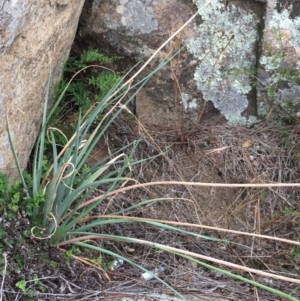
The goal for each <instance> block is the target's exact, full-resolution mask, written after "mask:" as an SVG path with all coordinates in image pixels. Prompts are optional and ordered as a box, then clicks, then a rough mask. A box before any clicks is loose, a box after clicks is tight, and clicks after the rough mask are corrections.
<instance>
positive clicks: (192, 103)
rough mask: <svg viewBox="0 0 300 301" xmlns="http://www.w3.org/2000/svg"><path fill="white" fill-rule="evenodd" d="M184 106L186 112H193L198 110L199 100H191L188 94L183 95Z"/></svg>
mask: <svg viewBox="0 0 300 301" xmlns="http://www.w3.org/2000/svg"><path fill="white" fill-rule="evenodd" d="M181 99H182V104H183V107H184V109H185V111H188V110H193V109H196V108H197V106H198V105H197V100H196V99H195V98H193V99H191V96H190V95H189V94H186V93H181Z"/></svg>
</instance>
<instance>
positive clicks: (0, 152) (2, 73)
mask: <svg viewBox="0 0 300 301" xmlns="http://www.w3.org/2000/svg"><path fill="white" fill-rule="evenodd" d="M83 2H84V0H76V1H73V0H47V1H39V0H33V1H23V0H14V1H10V0H4V1H2V3H1V4H0V145H1V148H0V171H1V172H5V173H7V174H11V175H15V174H16V170H15V164H14V160H13V157H12V153H11V150H10V146H9V141H8V135H7V131H6V121H5V119H6V116H7V117H8V120H9V124H10V128H11V132H12V136H13V139H14V144H15V148H16V151H17V155H18V157H19V159H20V164H21V167H22V168H24V167H26V164H27V160H28V157H29V154H30V152H31V149H32V147H33V144H34V141H35V139H36V135H37V133H38V130H39V126H40V121H41V113H42V108H43V102H44V96H45V90H46V84H47V81H48V77H49V73H50V67H51V70H52V80H53V81H56V80H58V78H59V76H60V73H61V67H62V63H63V62H64V61H65V60H66V59H67V58H68V55H69V51H70V48H71V45H72V42H73V39H74V35H75V32H76V29H77V24H78V19H79V16H80V13H81V9H82V5H83Z"/></svg>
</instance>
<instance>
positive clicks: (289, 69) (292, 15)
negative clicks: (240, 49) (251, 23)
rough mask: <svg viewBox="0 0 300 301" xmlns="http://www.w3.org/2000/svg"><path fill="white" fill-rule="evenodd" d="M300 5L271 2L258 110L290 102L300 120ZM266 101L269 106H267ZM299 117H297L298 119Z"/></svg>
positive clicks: (289, 1) (289, 0)
mask: <svg viewBox="0 0 300 301" xmlns="http://www.w3.org/2000/svg"><path fill="white" fill-rule="evenodd" d="M299 33H300V2H299V1H296V0H277V1H275V0H268V1H267V7H266V16H265V29H264V33H263V40H262V53H261V57H260V60H259V66H258V79H259V81H258V94H257V96H258V97H257V102H258V110H259V113H260V114H261V115H264V114H266V113H267V112H268V110H269V109H270V105H272V103H274V102H277V103H281V104H282V105H284V102H289V106H292V109H293V111H294V112H297V111H298V113H297V115H299V116H300V106H299V100H300V34H299ZM266 99H268V100H269V102H266ZM299 116H298V117H299Z"/></svg>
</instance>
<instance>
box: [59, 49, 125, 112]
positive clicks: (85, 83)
mask: <svg viewBox="0 0 300 301" xmlns="http://www.w3.org/2000/svg"><path fill="white" fill-rule="evenodd" d="M120 59H122V57H120V56H112V57H107V56H105V55H103V54H101V53H99V52H98V50H97V49H94V50H87V51H84V52H83V53H82V54H81V56H80V58H78V59H76V58H70V59H69V60H68V61H67V63H66V65H65V68H64V71H63V76H62V79H61V81H60V83H59V84H58V85H56V86H55V94H56V98H57V99H58V98H59V97H60V96H61V95H62V94H63V95H64V97H63V100H62V102H61V103H62V104H64V103H65V102H66V100H70V101H71V103H72V104H73V105H74V106H75V107H76V109H78V108H79V109H82V110H83V113H85V111H86V110H88V109H89V108H90V106H91V105H92V104H93V103H94V102H98V101H101V99H102V98H103V97H104V96H105V95H106V94H107V93H108V91H109V90H110V89H111V88H112V87H113V86H114V85H115V84H116V83H117V82H118V81H120V79H121V76H120V75H118V74H115V73H113V72H112V71H108V70H107V69H106V68H104V66H107V65H108V64H112V63H114V62H115V61H117V60H120ZM91 64H93V65H94V67H95V68H93V69H90V70H88V69H86V68H87V67H88V66H89V65H91ZM99 64H100V65H99ZM97 66H98V67H100V68H96V67H97ZM81 69H83V70H82V71H83V73H84V74H82V76H80V75H79V78H75V79H74V80H73V81H72V82H71V83H69V84H68V80H67V78H68V77H70V76H72V75H73V74H74V73H76V72H78V71H79V70H81ZM83 75H84V76H83ZM67 85H68V89H67V91H66V92H65V93H63V91H64V89H65V87H66V86H67Z"/></svg>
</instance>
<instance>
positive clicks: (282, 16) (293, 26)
mask: <svg viewBox="0 0 300 301" xmlns="http://www.w3.org/2000/svg"><path fill="white" fill-rule="evenodd" d="M268 26H269V28H271V29H274V30H280V31H282V30H285V29H286V30H288V31H289V34H288V35H289V36H290V37H288V38H289V44H290V45H291V46H292V47H300V35H299V32H300V17H297V18H294V19H291V18H290V16H289V11H288V9H285V10H283V11H282V13H278V12H277V11H275V10H274V12H273V14H272V17H271V19H270V21H269V25H268Z"/></svg>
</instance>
